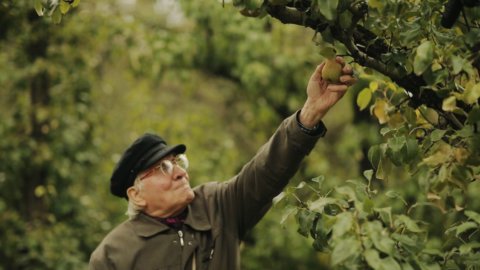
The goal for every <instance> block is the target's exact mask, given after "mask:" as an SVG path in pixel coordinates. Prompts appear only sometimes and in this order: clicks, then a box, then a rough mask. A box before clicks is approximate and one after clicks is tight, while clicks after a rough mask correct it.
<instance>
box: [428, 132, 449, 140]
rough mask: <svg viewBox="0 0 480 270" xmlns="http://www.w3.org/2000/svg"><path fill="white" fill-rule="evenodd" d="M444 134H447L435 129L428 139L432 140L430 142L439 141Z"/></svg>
mask: <svg viewBox="0 0 480 270" xmlns="http://www.w3.org/2000/svg"><path fill="white" fill-rule="evenodd" d="M446 132H447V131H446V130H441V129H435V130H433V131H432V133H431V134H430V139H431V140H432V142H436V141H439V140H441V139H442V138H443V136H444V135H445V133H446Z"/></svg>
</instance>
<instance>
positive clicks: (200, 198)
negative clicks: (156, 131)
mask: <svg viewBox="0 0 480 270" xmlns="http://www.w3.org/2000/svg"><path fill="white" fill-rule="evenodd" d="M336 61H337V62H339V63H340V64H341V65H342V75H341V76H340V80H339V81H340V82H339V83H336V84H333V83H329V82H327V81H326V80H324V79H322V76H321V72H322V69H323V67H324V64H323V63H322V64H321V65H319V66H318V67H317V68H316V70H315V71H314V73H313V74H312V76H311V77H310V80H309V82H308V86H307V96H308V98H307V100H306V101H305V103H304V105H303V107H302V108H301V110H299V111H298V112H296V113H295V114H294V115H292V116H290V117H288V118H287V119H285V120H284V121H283V122H282V123H281V125H280V127H279V128H278V129H277V131H276V132H275V133H274V134H273V135H272V137H271V138H270V139H269V141H268V142H267V143H266V144H265V145H263V146H262V147H261V148H260V149H259V151H258V152H257V154H256V155H255V156H254V157H253V159H252V160H250V161H249V162H248V163H247V164H246V165H245V166H244V167H243V169H242V170H241V171H240V172H239V173H238V174H237V175H236V176H234V177H233V178H232V179H230V180H228V181H225V182H222V183H216V182H212V183H207V184H203V185H200V186H198V187H196V188H194V189H192V188H191V187H190V184H189V175H188V173H187V168H188V160H187V159H186V157H185V155H184V153H185V151H186V147H185V145H183V144H180V145H173V146H169V145H168V144H167V143H166V142H165V140H163V139H162V138H161V137H159V136H156V135H153V134H145V135H143V136H142V137H140V138H138V139H137V140H136V141H135V142H133V144H132V145H131V146H130V147H129V148H128V149H127V150H126V151H125V153H124V154H123V156H122V157H121V159H120V161H119V162H118V164H117V166H116V168H115V170H114V171H113V174H112V177H111V186H110V190H111V192H112V193H113V194H114V195H116V196H118V197H124V198H127V199H128V202H129V207H128V212H127V213H128V214H129V216H130V219H129V220H127V221H125V222H123V223H121V224H120V225H118V226H117V227H116V228H115V229H113V230H112V231H111V232H110V233H109V234H108V235H107V236H106V237H105V239H104V240H103V241H102V242H101V243H100V245H99V246H98V247H97V248H96V250H95V251H94V252H93V253H92V255H91V258H90V269H125V270H127V269H128V270H131V269H141V270H148V269H179V270H183V269H188V270H191V269H192V270H194V269H217V270H231V269H240V256H239V253H240V250H239V245H240V242H241V240H242V239H243V237H244V236H245V234H246V232H247V231H248V230H250V229H252V227H253V226H254V225H255V224H256V223H257V222H258V221H259V220H260V219H261V218H262V217H263V216H264V214H265V213H266V211H267V210H268V209H269V208H270V206H271V201H272V198H273V197H275V196H276V195H277V194H279V193H280V192H281V191H282V189H283V188H284V187H285V185H286V184H287V183H288V181H289V180H290V178H291V177H292V176H293V175H294V174H295V172H296V171H297V169H298V166H299V164H300V162H301V161H302V159H303V158H304V157H305V156H306V155H308V153H309V152H310V151H311V150H312V149H313V147H314V146H315V143H316V142H317V140H318V139H319V138H320V137H322V136H323V135H324V134H325V132H326V129H325V126H324V124H323V123H322V121H321V120H322V118H323V117H324V116H325V114H326V113H327V111H328V110H329V109H330V108H331V107H332V106H333V105H334V104H335V103H337V101H338V100H340V99H341V98H342V96H343V95H344V94H345V92H346V90H347V87H348V86H349V85H351V84H352V83H354V81H355V80H354V78H353V77H352V76H351V75H352V69H351V68H350V67H348V66H345V64H344V62H343V60H342V59H341V58H340V57H337V59H336Z"/></svg>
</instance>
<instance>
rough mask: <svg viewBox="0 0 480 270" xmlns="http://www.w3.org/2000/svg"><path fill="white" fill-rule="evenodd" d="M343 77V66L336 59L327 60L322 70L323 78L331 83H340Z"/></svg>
mask: <svg viewBox="0 0 480 270" xmlns="http://www.w3.org/2000/svg"><path fill="white" fill-rule="evenodd" d="M340 75H342V65H340V63H338V62H337V61H335V58H331V59H327V60H326V61H325V66H323V69H322V78H323V79H324V80H326V81H328V82H331V83H338V82H339V80H340Z"/></svg>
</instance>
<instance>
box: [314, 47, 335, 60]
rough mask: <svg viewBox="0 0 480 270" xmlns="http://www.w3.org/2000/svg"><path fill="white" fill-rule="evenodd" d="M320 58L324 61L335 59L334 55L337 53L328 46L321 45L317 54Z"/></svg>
mask: <svg viewBox="0 0 480 270" xmlns="http://www.w3.org/2000/svg"><path fill="white" fill-rule="evenodd" d="M325 44H326V43H325ZM318 53H319V54H320V55H321V56H323V57H324V58H326V59H330V58H333V57H335V54H336V53H337V52H336V50H335V48H333V47H332V46H329V45H323V46H321V49H320V51H319V52H318Z"/></svg>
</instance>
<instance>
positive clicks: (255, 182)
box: [221, 112, 319, 239]
mask: <svg viewBox="0 0 480 270" xmlns="http://www.w3.org/2000/svg"><path fill="white" fill-rule="evenodd" d="M297 113H298V112H297ZM318 139H319V136H311V135H307V134H306V133H304V132H303V131H302V130H301V129H300V127H299V126H298V123H297V121H296V114H294V115H292V116H290V117H288V118H287V119H285V120H284V121H283V122H282V123H281V125H280V126H279V127H278V129H277V130H276V132H275V133H274V134H273V135H272V137H270V139H269V140H268V142H267V143H266V144H264V145H263V146H262V147H261V148H260V149H259V150H258V152H257V154H256V155H255V156H254V157H253V158H252V159H251V160H250V161H249V162H248V163H247V164H246V165H245V166H244V167H243V168H242V170H241V171H240V173H239V174H238V175H236V176H235V177H233V178H232V179H230V180H229V181H227V182H225V183H224V187H223V189H222V190H223V192H222V195H221V198H222V202H221V203H222V208H223V211H225V212H224V215H227V216H228V217H229V218H228V220H227V221H226V222H235V223H236V224H235V225H236V226H235V227H236V229H237V233H238V236H239V238H240V239H242V238H243V236H244V235H245V233H246V232H247V231H248V230H250V229H251V228H252V227H253V226H254V225H255V224H256V223H257V222H258V221H259V220H260V219H261V218H262V217H263V215H264V214H265V213H266V212H267V210H268V209H269V208H270V206H271V202H272V199H273V198H274V197H275V196H277V195H278V194H279V193H280V192H281V191H282V190H283V188H284V187H285V186H286V185H287V184H288V181H289V180H290V179H291V178H292V177H293V175H294V174H295V173H296V171H297V170H298V167H299V165H300V162H301V161H302V160H303V158H304V157H305V156H307V155H308V154H309V153H310V151H311V150H312V149H313V147H314V146H315V143H316V142H317V140H318ZM232 225H233V224H232Z"/></svg>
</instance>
